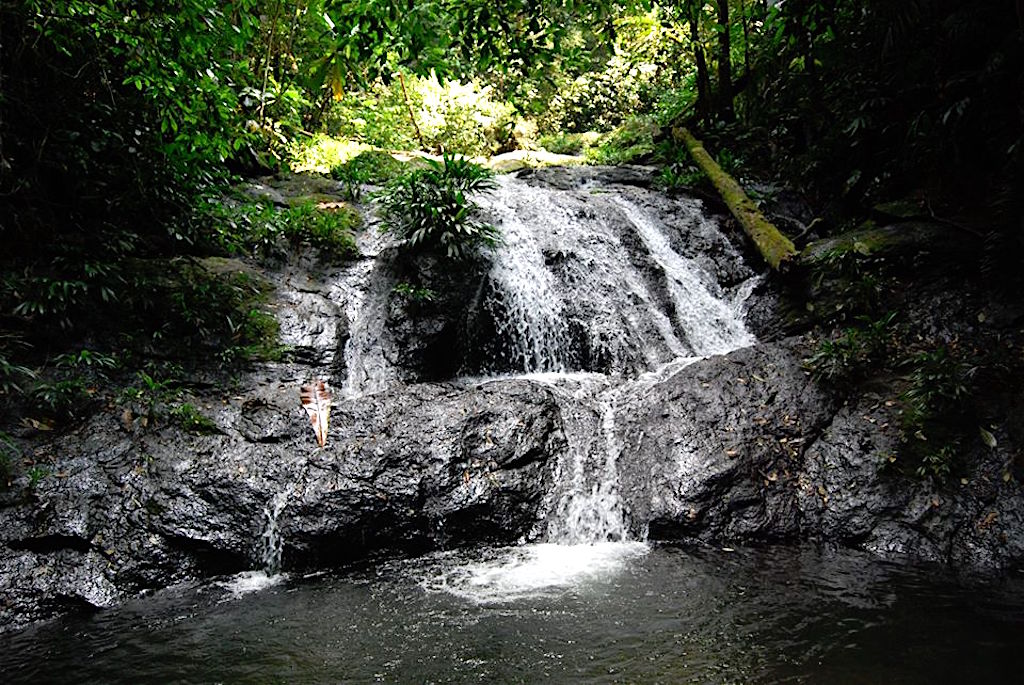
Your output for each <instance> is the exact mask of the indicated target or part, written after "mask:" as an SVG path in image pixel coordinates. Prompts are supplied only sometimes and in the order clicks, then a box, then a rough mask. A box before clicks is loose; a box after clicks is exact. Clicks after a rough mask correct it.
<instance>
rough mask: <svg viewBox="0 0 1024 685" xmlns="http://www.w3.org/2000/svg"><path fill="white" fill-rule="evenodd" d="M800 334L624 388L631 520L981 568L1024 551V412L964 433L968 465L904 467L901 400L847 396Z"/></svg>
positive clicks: (670, 535) (657, 529)
mask: <svg viewBox="0 0 1024 685" xmlns="http://www.w3.org/2000/svg"><path fill="white" fill-rule="evenodd" d="M804 354H806V350H805V349H803V348H802V347H801V345H800V343H799V341H798V340H794V339H790V340H786V341H782V342H779V343H771V344H764V345H758V346H755V347H751V348H747V349H743V350H738V351H736V352H733V353H731V354H729V355H727V356H724V357H711V358H708V359H704V360H701V361H698V362H696V363H694V364H692V365H690V366H688V367H686V368H684V369H682V370H681V371H678V372H677V373H675V374H674V375H673V376H671V377H670V378H668V379H667V380H665V381H664V382H661V383H659V384H656V385H653V386H651V385H642V384H640V385H637V386H636V387H635V389H634V390H633V391H632V392H627V393H625V394H624V395H623V396H622V397H621V398H620V415H621V417H622V418H621V419H620V422H619V423H620V432H621V434H620V439H621V441H622V444H623V446H624V449H623V457H622V459H621V462H620V466H619V471H620V473H621V474H622V489H621V491H622V493H623V497H624V499H625V505H626V508H627V513H628V516H629V519H630V525H631V527H632V529H633V530H634V532H635V533H637V534H639V533H641V532H642V531H644V530H648V531H649V536H650V538H651V539H654V540H695V541H701V542H707V543H715V544H731V543H734V542H743V541H784V540H803V539H810V540H814V541H818V542H820V543H822V544H837V545H843V546H847V547H855V548H860V549H864V550H868V551H871V552H873V553H875V554H878V555H881V556H885V557H890V558H901V559H906V558H916V559H921V560H928V561H939V562H943V563H949V564H952V565H953V566H954V567H956V568H959V569H963V570H965V571H968V572H971V573H976V572H978V571H989V570H995V571H1000V570H1005V569H1008V568H1013V567H1015V566H1019V565H1021V564H1022V563H1024V491H1022V488H1021V486H1020V485H1019V481H1018V479H1019V478H1020V477H1021V474H1019V473H1015V468H1016V467H1015V465H1014V464H1015V454H1016V448H1015V447H1014V444H1015V442H1014V436H1013V434H1012V430H1011V429H1012V425H1011V424H1009V423H1008V424H1007V425H999V426H995V427H993V432H994V433H995V437H996V438H997V440H996V442H997V447H995V448H989V447H986V446H984V445H983V443H982V442H981V441H980V440H979V441H978V444H977V445H976V446H974V447H970V446H965V448H964V449H965V450H966V453H965V454H964V455H963V456H964V458H963V462H964V463H965V465H966V466H965V471H964V472H963V473H958V474H957V475H956V477H951V478H947V479H945V480H942V481H936V480H934V479H928V478H920V477H916V476H913V475H908V474H902V473H900V472H899V471H898V470H897V469H896V468H894V467H892V466H891V462H892V458H894V456H895V455H897V454H899V451H900V448H901V445H900V439H901V437H900V430H899V420H900V417H899V409H900V403H899V400H898V397H896V396H894V394H895V393H893V392H891V391H890V392H889V393H885V392H880V391H879V392H865V393H863V394H861V395H857V396H854V397H851V398H850V399H848V400H847V401H846V402H845V403H843V404H842V405H841V406H837V401H836V400H835V399H834V397H833V396H832V395H831V394H830V393H829V392H827V391H826V390H825V389H823V388H822V387H820V385H819V384H818V383H816V382H815V381H814V380H813V379H812V378H811V377H810V375H809V374H808V373H807V372H806V371H804V370H803V368H802V367H801V359H802V357H803V356H804Z"/></svg>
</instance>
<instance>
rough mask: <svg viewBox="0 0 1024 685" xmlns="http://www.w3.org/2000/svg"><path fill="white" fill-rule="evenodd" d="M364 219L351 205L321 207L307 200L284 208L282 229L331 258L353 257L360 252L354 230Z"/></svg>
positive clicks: (290, 237)
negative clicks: (353, 233) (304, 202)
mask: <svg viewBox="0 0 1024 685" xmlns="http://www.w3.org/2000/svg"><path fill="white" fill-rule="evenodd" d="M360 222H361V219H360V217H359V214H358V213H357V212H356V211H355V210H353V209H352V208H351V207H346V206H340V205H339V206H332V207H330V208H324V209H320V208H319V207H317V206H316V205H315V204H313V203H306V204H301V205H298V206H296V207H291V208H289V209H287V210H285V211H284V214H283V217H282V222H281V229H282V232H283V234H284V235H285V237H287V238H288V239H289V240H290V241H291V242H292V243H293V244H303V243H304V244H308V245H310V246H311V247H313V248H314V249H316V250H318V251H319V252H320V253H321V254H322V255H324V256H328V257H338V258H350V257H354V256H355V255H356V253H357V249H356V240H355V237H354V236H353V235H352V232H353V230H355V229H356V228H357V227H358V226H359V224H360Z"/></svg>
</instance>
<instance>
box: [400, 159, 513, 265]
mask: <svg viewBox="0 0 1024 685" xmlns="http://www.w3.org/2000/svg"><path fill="white" fill-rule="evenodd" d="M494 187H495V184H494V180H493V174H492V173H491V172H490V171H489V170H487V169H485V168H483V167H481V166H479V165H477V164H473V163H472V162H470V161H468V160H465V159H461V158H457V157H453V156H451V155H447V154H446V155H444V157H443V159H442V161H441V162H437V161H434V160H428V163H427V167H426V168H422V169H416V170H414V171H412V172H410V173H408V174H406V175H404V176H401V177H399V178H397V179H395V180H394V181H392V182H391V183H389V184H388V186H387V187H386V188H385V189H384V191H383V192H382V193H381V195H380V206H381V214H382V217H383V219H384V224H385V227H386V229H387V230H390V231H393V232H395V233H396V234H398V236H399V237H400V238H401V239H402V240H403V242H404V244H405V245H406V246H407V247H408V248H410V249H418V250H433V251H437V252H439V253H440V254H442V255H445V256H447V257H448V258H451V259H462V258H464V257H466V256H468V255H469V253H470V252H471V251H472V250H474V249H476V248H478V247H479V246H481V245H494V244H495V243H496V242H497V240H498V232H497V229H496V228H494V227H493V226H491V225H489V224H486V223H483V222H481V221H479V220H478V219H477V218H476V217H475V214H476V210H477V205H476V203H475V202H473V201H472V200H471V199H470V198H469V197H468V194H469V193H473V192H482V191H485V190H489V189H491V188H494Z"/></svg>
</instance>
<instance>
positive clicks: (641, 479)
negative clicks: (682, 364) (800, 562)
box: [620, 344, 831, 540]
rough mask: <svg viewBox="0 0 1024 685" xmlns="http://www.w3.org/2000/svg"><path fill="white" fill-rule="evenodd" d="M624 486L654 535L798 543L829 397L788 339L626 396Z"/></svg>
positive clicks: (636, 517)
mask: <svg viewBox="0 0 1024 685" xmlns="http://www.w3.org/2000/svg"><path fill="white" fill-rule="evenodd" d="M625 401H626V402H627V403H628V410H627V411H626V412H625V416H624V417H623V432H624V437H623V444H624V453H625V454H629V455H631V457H630V458H628V459H627V460H625V462H624V464H623V466H622V467H620V469H621V471H622V473H623V483H624V486H623V492H625V493H629V502H628V507H629V509H630V513H631V518H632V520H633V521H634V527H638V528H639V527H643V526H649V534H650V537H651V538H652V539H660V540H666V539H680V538H692V539H700V540H750V539H766V540H778V539H796V538H798V537H799V536H800V533H801V530H802V527H801V514H800V509H799V507H798V503H797V492H798V488H799V476H800V473H801V470H802V463H803V462H802V456H803V454H804V451H805V449H806V447H807V445H808V444H809V443H810V442H812V441H813V440H814V439H815V438H816V437H817V435H818V434H819V433H820V431H821V429H822V426H823V425H824V424H825V423H826V422H827V421H828V418H829V416H830V414H829V410H830V405H831V402H830V399H829V398H828V397H827V396H826V395H825V394H824V393H822V392H821V391H820V390H818V388H817V387H816V386H815V384H814V383H813V382H812V381H811V379H810V378H809V377H808V376H807V374H806V373H805V372H804V371H803V369H802V368H801V367H800V359H799V357H798V356H796V355H794V354H793V352H792V351H791V350H789V349H787V348H786V347H784V346H781V345H776V344H772V345H763V346H758V347H753V348H746V349H743V350H738V351H736V352H733V353H732V354H730V355H728V356H725V357H713V358H710V359H707V360H704V361H701V362H697V363H695V364H693V365H691V366H689V367H687V368H685V369H683V370H682V371H680V372H678V373H676V374H675V375H674V376H672V377H671V378H669V379H668V380H666V381H665V382H663V383H661V384H659V385H657V386H655V387H654V388H651V389H647V388H643V389H642V391H641V392H640V393H638V394H637V396H635V397H628V398H626V400H625Z"/></svg>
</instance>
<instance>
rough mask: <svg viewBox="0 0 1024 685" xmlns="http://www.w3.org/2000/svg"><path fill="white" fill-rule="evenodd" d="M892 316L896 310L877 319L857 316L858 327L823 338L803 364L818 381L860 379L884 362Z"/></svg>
mask: <svg viewBox="0 0 1024 685" xmlns="http://www.w3.org/2000/svg"><path fill="white" fill-rule="evenodd" d="M895 318H896V313H895V312H891V313H889V314H888V315H887V316H884V317H882V318H881V319H878V320H877V321H873V320H871V319H870V318H869V317H866V316H862V317H859V318H858V322H859V324H860V325H859V326H857V327H850V328H845V329H843V330H842V331H841V332H840V334H839V336H838V337H837V338H835V339H834V340H822V341H821V342H820V343H819V344H818V348H817V349H816V350H815V352H814V354H812V355H811V356H810V357H808V358H807V359H805V360H804V366H805V367H806V368H808V369H810V371H811V374H812V375H813V376H814V378H815V379H816V380H818V381H820V382H830V383H840V384H848V383H851V382H853V381H856V380H860V379H861V378H863V377H864V376H865V375H866V374H867V373H868V372H869V371H870V370H871V369H877V368H879V367H880V366H881V365H883V364H884V363H885V362H886V361H887V359H888V351H889V350H890V349H891V347H892V345H891V338H892V333H893V332H892V322H893V320H894V319H895Z"/></svg>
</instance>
